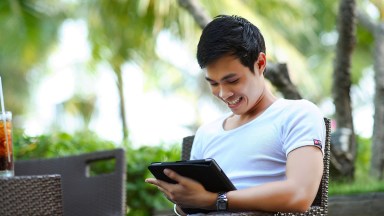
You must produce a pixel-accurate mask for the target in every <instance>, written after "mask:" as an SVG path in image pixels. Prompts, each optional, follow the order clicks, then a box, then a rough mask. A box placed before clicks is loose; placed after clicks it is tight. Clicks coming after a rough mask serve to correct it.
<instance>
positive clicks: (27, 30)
mask: <svg viewBox="0 0 384 216" xmlns="http://www.w3.org/2000/svg"><path fill="white" fill-rule="evenodd" d="M67 9H68V8H66V7H65V6H64V5H62V4H60V3H59V2H58V1H48V0H43V1H22V0H14V1H0V28H1V32H2V33H1V37H0V75H1V77H2V79H3V88H4V95H5V96H4V97H5V106H6V109H8V110H11V111H12V112H13V113H14V114H15V115H20V114H23V113H24V112H25V111H26V110H28V109H29V104H28V99H29V97H30V92H31V91H30V88H31V85H33V84H34V83H33V82H35V81H36V80H34V79H31V78H32V77H31V76H30V77H29V78H28V74H29V72H30V70H31V69H32V68H33V67H35V66H36V65H37V64H38V63H40V62H42V61H43V60H45V59H46V57H47V54H48V53H49V52H50V51H51V49H52V46H53V45H54V44H55V43H56V41H57V33H58V29H59V27H60V23H61V22H62V21H63V20H64V19H65V17H66V14H65V13H64V11H68V10H67ZM36 76H37V77H39V76H41V73H36V71H35V73H34V77H36Z"/></svg>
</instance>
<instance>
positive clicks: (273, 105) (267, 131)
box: [146, 15, 325, 214]
mask: <svg viewBox="0 0 384 216" xmlns="http://www.w3.org/2000/svg"><path fill="white" fill-rule="evenodd" d="M265 53H266V50H265V43H264V38H263V36H262V34H261V33H260V31H259V29H258V28H257V27H256V26H254V25H253V24H252V23H250V22H249V21H247V20H246V19H244V18H241V17H238V16H225V15H220V16H218V17H216V18H215V19H214V20H213V21H212V22H211V23H209V24H208V25H207V26H206V27H205V28H204V30H203V32H202V35H201V37H200V41H199V44H198V49H197V60H198V62H199V65H200V67H201V68H202V69H204V71H205V73H206V80H207V81H208V83H209V84H210V87H211V91H212V93H213V95H215V96H216V97H217V98H219V99H220V100H222V101H223V102H224V103H226V104H227V106H228V108H229V109H230V110H231V113H229V114H226V115H224V116H223V117H222V118H219V119H218V120H216V121H214V122H212V123H209V124H206V125H203V126H202V127H200V128H199V129H198V131H197V133H196V136H195V140H194V144H193V148H192V152H191V159H202V158H214V159H215V160H216V161H217V162H218V164H219V165H220V166H221V168H222V169H223V170H224V171H225V173H226V174H227V175H228V177H229V178H230V179H231V181H232V182H233V184H234V185H235V186H236V188H237V189H238V190H235V191H223V192H222V193H213V192H209V191H206V190H205V189H204V187H203V186H202V185H201V184H199V183H198V182H196V181H194V180H192V179H189V178H186V177H183V176H180V175H178V174H177V173H175V172H173V171H172V170H165V171H164V173H165V174H166V175H167V176H169V177H170V178H171V179H174V180H175V181H176V182H178V183H177V184H169V183H166V182H163V181H160V180H156V179H153V178H151V179H147V180H146V182H148V183H151V184H154V185H156V186H157V187H158V188H159V189H160V190H161V191H162V192H163V193H164V194H165V195H166V196H167V198H168V199H169V200H171V201H172V202H174V203H175V204H177V211H178V212H179V213H180V214H184V213H183V212H182V211H181V207H182V208H186V207H188V208H200V209H208V210H223V211H272V212H277V211H281V212H304V211H306V210H307V209H308V208H309V207H310V205H311V203H312V202H313V200H314V198H315V196H316V193H317V190H318V187H319V184H320V181H321V177H322V171H323V163H322V157H323V145H324V141H325V140H324V139H325V126H324V121H323V117H322V114H321V112H320V111H319V109H318V108H317V107H316V106H315V105H314V104H312V103H310V102H309V101H306V100H285V99H278V98H277V97H275V96H274V95H273V94H272V92H271V91H270V90H269V89H268V87H267V85H266V82H265V78H264V71H265V68H266V62H267V60H266V54H265ZM219 202H220V203H224V205H221V206H218V205H216V204H217V203H219ZM223 206H224V207H223Z"/></svg>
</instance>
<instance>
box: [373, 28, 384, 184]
mask: <svg viewBox="0 0 384 216" xmlns="http://www.w3.org/2000/svg"><path fill="white" fill-rule="evenodd" d="M374 59H375V63H374V69H375V85H376V91H375V99H374V100H375V101H374V104H375V115H374V125H373V135H372V158H371V175H372V176H374V177H376V178H379V179H383V178H384V61H383V59H384V22H382V23H379V24H377V25H376V28H375V55H374Z"/></svg>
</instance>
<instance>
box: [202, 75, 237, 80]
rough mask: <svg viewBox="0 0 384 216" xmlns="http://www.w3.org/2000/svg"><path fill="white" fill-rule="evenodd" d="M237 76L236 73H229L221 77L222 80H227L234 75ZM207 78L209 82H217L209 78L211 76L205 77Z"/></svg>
mask: <svg viewBox="0 0 384 216" xmlns="http://www.w3.org/2000/svg"><path fill="white" fill-rule="evenodd" d="M234 76H236V74H234V73H231V74H228V75H225V76H224V77H223V78H221V79H220V81H225V80H227V79H230V78H232V77H234ZM205 79H206V80H207V81H208V82H216V81H215V80H213V79H211V78H209V77H205Z"/></svg>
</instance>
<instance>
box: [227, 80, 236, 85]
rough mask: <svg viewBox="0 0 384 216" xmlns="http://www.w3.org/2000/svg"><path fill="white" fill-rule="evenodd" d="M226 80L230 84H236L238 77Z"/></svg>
mask: <svg viewBox="0 0 384 216" xmlns="http://www.w3.org/2000/svg"><path fill="white" fill-rule="evenodd" d="M227 82H228V83H230V84H236V83H237V82H239V79H234V80H228V81H227Z"/></svg>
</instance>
